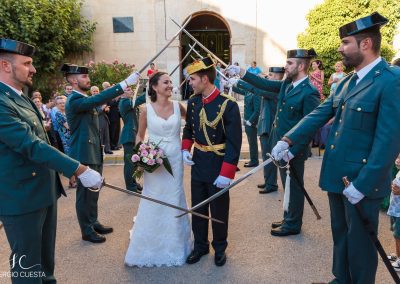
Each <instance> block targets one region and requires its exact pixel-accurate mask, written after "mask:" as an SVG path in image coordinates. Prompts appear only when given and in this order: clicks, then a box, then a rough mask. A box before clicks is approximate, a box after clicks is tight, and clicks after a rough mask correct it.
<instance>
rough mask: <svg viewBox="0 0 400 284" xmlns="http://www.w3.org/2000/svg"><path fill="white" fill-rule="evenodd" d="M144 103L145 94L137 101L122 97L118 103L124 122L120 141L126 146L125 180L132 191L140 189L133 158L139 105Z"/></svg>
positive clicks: (127, 187) (128, 188)
mask: <svg viewBox="0 0 400 284" xmlns="http://www.w3.org/2000/svg"><path fill="white" fill-rule="evenodd" d="M143 103H146V95H145V94H142V95H141V96H139V97H137V99H136V101H135V102H133V101H132V99H130V98H122V99H120V100H119V105H118V108H119V112H120V114H121V117H122V121H123V122H124V126H123V127H122V130H121V136H120V138H119V143H121V144H122V146H123V147H124V180H125V186H126V189H127V190H132V191H138V184H137V182H136V180H135V178H134V177H133V172H134V170H135V166H134V164H133V162H132V159H131V158H132V155H133V150H134V147H135V140H136V133H137V128H138V121H137V107H138V106H139V105H141V104H143ZM139 190H140V188H139Z"/></svg>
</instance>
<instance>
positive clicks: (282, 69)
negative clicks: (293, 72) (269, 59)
mask: <svg viewBox="0 0 400 284" xmlns="http://www.w3.org/2000/svg"><path fill="white" fill-rule="evenodd" d="M268 70H269V72H271V73H285V67H269V69H268Z"/></svg>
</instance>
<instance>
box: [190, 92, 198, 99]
mask: <svg viewBox="0 0 400 284" xmlns="http://www.w3.org/2000/svg"><path fill="white" fill-rule="evenodd" d="M197 95H198V94H195V93H193V94H192V95H191V96H190V97H189V99H191V98H193V97H194V96H197Z"/></svg>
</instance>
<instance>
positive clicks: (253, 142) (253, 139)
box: [232, 81, 261, 166]
mask: <svg viewBox="0 0 400 284" xmlns="http://www.w3.org/2000/svg"><path fill="white" fill-rule="evenodd" d="M249 89H251V86H250V85H249V84H247V83H246V82H243V81H239V82H238V83H237V84H236V85H234V86H233V88H232V91H234V92H235V93H237V94H240V95H243V96H244V114H243V119H244V121H248V122H250V124H251V125H247V124H246V122H244V123H243V124H244V131H245V132H246V136H247V141H248V143H249V150H250V162H249V163H248V164H247V165H248V166H258V143H257V124H258V118H259V116H260V101H261V99H260V97H259V96H257V95H255V94H254V93H253V92H251V91H250V90H249ZM245 166H246V164H245Z"/></svg>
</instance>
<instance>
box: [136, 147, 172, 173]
mask: <svg viewBox="0 0 400 284" xmlns="http://www.w3.org/2000/svg"><path fill="white" fill-rule="evenodd" d="M131 160H132V162H133V163H134V164H135V168H136V169H135V171H134V173H133V176H134V177H135V178H137V179H140V178H141V177H142V175H143V173H144V171H146V172H148V173H152V172H154V171H155V170H156V169H158V168H159V167H160V166H162V165H164V167H165V169H166V170H167V172H169V173H170V174H171V175H172V176H173V173H172V168H171V164H170V163H169V161H168V158H167V157H166V156H165V153H164V151H163V150H162V149H160V147H158V144H157V145H156V144H155V143H153V142H150V141H147V142H139V143H138V144H137V145H136V146H135V149H134V154H133V155H132V157H131Z"/></svg>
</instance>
